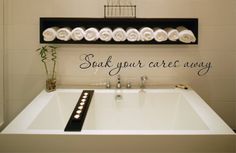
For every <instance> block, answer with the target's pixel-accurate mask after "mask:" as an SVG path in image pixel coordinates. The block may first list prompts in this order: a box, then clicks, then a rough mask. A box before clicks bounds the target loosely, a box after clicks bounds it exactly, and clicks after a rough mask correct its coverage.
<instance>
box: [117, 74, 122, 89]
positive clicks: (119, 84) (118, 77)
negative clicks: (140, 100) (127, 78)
mask: <svg viewBox="0 0 236 153" xmlns="http://www.w3.org/2000/svg"><path fill="white" fill-rule="evenodd" d="M116 88H117V89H120V88H121V81H120V75H118V76H117V84H116Z"/></svg>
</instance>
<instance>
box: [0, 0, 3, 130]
mask: <svg viewBox="0 0 236 153" xmlns="http://www.w3.org/2000/svg"><path fill="white" fill-rule="evenodd" d="M2 124H3V0H0V127H1V125H2Z"/></svg>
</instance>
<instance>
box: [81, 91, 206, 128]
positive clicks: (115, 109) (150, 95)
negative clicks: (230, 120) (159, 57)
mask: <svg viewBox="0 0 236 153" xmlns="http://www.w3.org/2000/svg"><path fill="white" fill-rule="evenodd" d="M122 91H123V90H120V91H119V90H116V91H114V92H113V93H105V92H102V91H100V92H99V91H98V92H96V94H95V95H94V97H93V98H94V100H93V101H92V103H91V104H90V108H89V111H88V114H87V117H86V120H85V123H84V125H83V129H84V130H134V129H135V130H208V127H207V125H206V124H205V123H204V122H203V121H202V120H201V118H200V117H199V116H198V114H197V113H196V112H195V110H194V109H193V108H192V107H191V106H190V104H189V103H188V101H187V100H186V99H185V97H184V96H183V95H182V94H181V93H178V92H173V93H172V92H170V93H165V92H160V93H158V92H154V91H142V90H140V91H139V90H133V91H132V90H128V91H124V92H122ZM117 95H120V96H121V98H118V99H117V98H115V97H116V96H117Z"/></svg>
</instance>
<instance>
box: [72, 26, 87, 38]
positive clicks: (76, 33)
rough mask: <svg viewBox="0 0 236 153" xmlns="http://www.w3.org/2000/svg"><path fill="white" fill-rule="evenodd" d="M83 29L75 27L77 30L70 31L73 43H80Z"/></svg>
mask: <svg viewBox="0 0 236 153" xmlns="http://www.w3.org/2000/svg"><path fill="white" fill-rule="evenodd" d="M84 34H85V32H84V28H82V27H77V28H74V29H73V30H72V31H71V38H72V39H73V40H74V41H80V40H82V39H83V38H84Z"/></svg>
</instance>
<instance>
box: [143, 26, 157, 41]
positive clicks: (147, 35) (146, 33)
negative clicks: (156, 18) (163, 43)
mask: <svg viewBox="0 0 236 153" xmlns="http://www.w3.org/2000/svg"><path fill="white" fill-rule="evenodd" d="M140 38H141V40H142V41H151V40H152V39H153V38H154V31H153V29H151V28H149V27H144V28H141V29H140Z"/></svg>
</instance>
